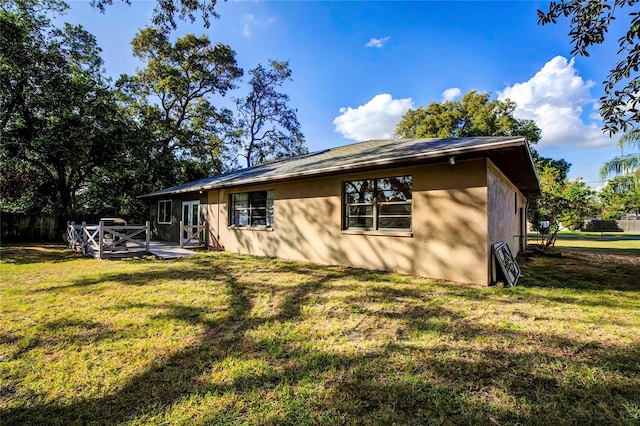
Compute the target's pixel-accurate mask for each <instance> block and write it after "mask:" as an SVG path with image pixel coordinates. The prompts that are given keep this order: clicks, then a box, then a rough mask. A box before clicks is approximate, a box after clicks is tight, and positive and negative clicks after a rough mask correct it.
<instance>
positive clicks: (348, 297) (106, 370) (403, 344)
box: [0, 246, 640, 425]
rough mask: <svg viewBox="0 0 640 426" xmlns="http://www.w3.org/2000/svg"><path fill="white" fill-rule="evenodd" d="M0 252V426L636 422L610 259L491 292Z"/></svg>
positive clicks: (321, 271) (634, 303)
mask: <svg viewBox="0 0 640 426" xmlns="http://www.w3.org/2000/svg"><path fill="white" fill-rule="evenodd" d="M0 254H1V257H2V261H1V262H0V276H1V278H2V281H1V284H0V300H2V303H1V304H0V420H1V422H2V424H3V425H5V424H6V425H10V424H54V425H55V424H58V425H67V424H105V425H106V424H109V425H111V424H131V425H142V424H189V425H199V424H238V423H246V424H394V423H395V424H434V423H435V424H438V423H442V424H459V423H465V424H466V423H483V424H485V423H486V424H489V423H493V424H540V423H547V424H576V423H581V422H583V423H589V424H593V423H600V424H624V423H627V424H632V423H634V422H638V421H640V402H639V401H640V367H639V366H640V343H639V342H640V315H638V306H639V299H640V298H639V296H640V284H638V282H637V281H638V280H637V277H638V274H639V272H640V266H638V264H637V263H634V262H631V261H628V259H627V258H623V259H618V260H617V261H616V262H615V263H611V264H609V263H606V262H605V261H604V260H603V261H602V263H600V264H596V263H595V261H594V259H593V258H589V257H585V256H586V255H585V252H576V254H575V255H572V256H566V257H563V258H561V259H549V258H531V259H528V260H526V261H523V262H521V266H522V269H523V272H524V275H525V276H524V279H523V282H522V283H523V285H522V286H518V287H514V288H507V289H498V288H483V287H473V286H464V285H459V284H450V283H445V282H440V281H433V280H429V279H425V278H419V277H413V276H407V275H402V274H392V273H382V272H380V273H377V272H370V271H362V270H356V269H348V268H339V267H321V266H315V265H309V264H302V263H295V262H287V261H282V260H277V259H266V258H256V257H250V256H239V255H233V254H229V253H213V252H212V253H206V252H202V253H199V254H197V255H195V256H193V257H189V258H183V259H177V260H173V261H156V260H150V259H127V260H113V261H97V260H94V259H91V258H83V257H79V256H76V255H75V254H74V253H71V252H69V251H66V250H64V249H62V248H59V247H55V246H35V247H4V248H2V249H1V251H0ZM596 255H600V254H598V253H596ZM607 265H608V266H607Z"/></svg>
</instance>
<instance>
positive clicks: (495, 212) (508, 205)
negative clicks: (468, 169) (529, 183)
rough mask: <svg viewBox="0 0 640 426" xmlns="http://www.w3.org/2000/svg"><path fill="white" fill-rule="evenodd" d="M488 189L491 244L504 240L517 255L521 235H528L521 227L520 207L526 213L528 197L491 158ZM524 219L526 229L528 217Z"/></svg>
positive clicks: (488, 167)
mask: <svg viewBox="0 0 640 426" xmlns="http://www.w3.org/2000/svg"><path fill="white" fill-rule="evenodd" d="M487 191H488V196H489V199H488V202H489V244H490V245H491V244H493V243H496V242H498V241H504V242H506V243H507V244H509V249H510V250H511V253H513V255H514V256H515V255H516V254H517V253H518V252H519V251H520V244H519V238H520V236H521V235H524V236H525V237H526V235H525V234H526V233H525V232H523V231H522V230H521V228H520V226H521V223H520V214H521V213H520V209H523V213H526V203H527V199H526V198H525V196H524V195H523V194H522V192H520V191H519V190H518V188H516V187H515V185H513V184H512V183H511V182H510V181H509V179H508V178H507V177H506V176H505V175H504V174H503V173H502V172H501V171H500V170H499V169H498V168H497V167H496V166H495V165H494V164H493V163H492V162H491V160H487ZM516 197H517V201H516ZM524 219H525V224H524V225H525V229H526V217H524ZM525 244H526V242H525Z"/></svg>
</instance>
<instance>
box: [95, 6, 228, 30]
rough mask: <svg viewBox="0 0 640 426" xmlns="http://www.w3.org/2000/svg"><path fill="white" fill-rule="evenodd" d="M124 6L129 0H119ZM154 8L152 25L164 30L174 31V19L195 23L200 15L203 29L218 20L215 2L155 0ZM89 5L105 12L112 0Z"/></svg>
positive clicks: (175, 25)
mask: <svg viewBox="0 0 640 426" xmlns="http://www.w3.org/2000/svg"><path fill="white" fill-rule="evenodd" d="M121 1H123V2H124V3H126V4H131V0H121ZM156 1H157V4H156V7H155V8H154V9H153V16H152V18H151V20H152V22H153V24H154V25H155V26H156V27H158V28H162V29H164V30H169V29H175V28H176V27H177V24H176V17H178V18H179V19H181V20H185V19H189V21H191V22H195V20H196V17H197V15H200V18H201V19H202V23H203V25H204V27H205V28H209V26H210V25H211V18H218V17H219V15H218V13H217V12H216V10H215V9H216V3H217V1H216V0H156ZM91 4H93V5H95V6H97V7H98V9H100V11H101V12H105V10H106V8H107V6H110V5H112V4H113V0H91Z"/></svg>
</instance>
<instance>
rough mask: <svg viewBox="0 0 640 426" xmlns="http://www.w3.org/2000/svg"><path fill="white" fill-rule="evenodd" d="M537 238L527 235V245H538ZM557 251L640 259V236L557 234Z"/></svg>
mask: <svg viewBox="0 0 640 426" xmlns="http://www.w3.org/2000/svg"><path fill="white" fill-rule="evenodd" d="M539 242H540V239H539V236H538V235H537V234H535V233H533V234H529V243H531V244H536V243H539ZM555 248H556V249H558V250H566V249H570V250H587V251H592V252H600V253H611V254H619V255H626V256H637V257H640V234H637V233H630V232H624V233H622V232H604V233H600V232H577V231H576V232H568V231H563V232H559V233H558V238H557V240H556V243H555Z"/></svg>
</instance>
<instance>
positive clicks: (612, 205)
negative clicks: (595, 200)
mask: <svg viewBox="0 0 640 426" xmlns="http://www.w3.org/2000/svg"><path fill="white" fill-rule="evenodd" d="M598 197H599V198H600V203H601V205H602V218H603V219H605V220H617V219H621V218H622V217H623V216H625V215H626V214H629V213H635V214H636V216H638V215H640V186H638V185H636V184H635V182H634V181H633V178H632V177H631V176H616V177H614V178H613V179H611V180H609V181H608V182H607V184H606V185H605V186H604V187H603V188H602V189H601V190H600V192H599V193H598Z"/></svg>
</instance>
